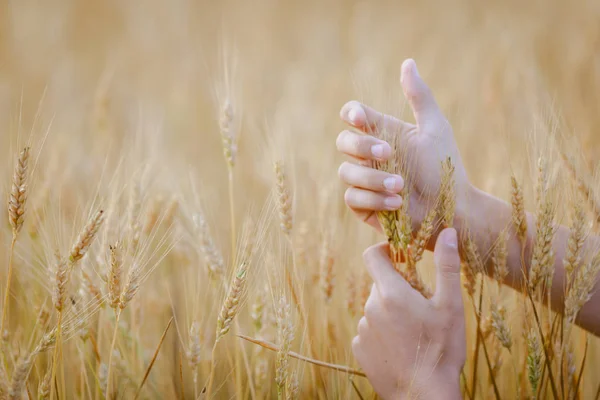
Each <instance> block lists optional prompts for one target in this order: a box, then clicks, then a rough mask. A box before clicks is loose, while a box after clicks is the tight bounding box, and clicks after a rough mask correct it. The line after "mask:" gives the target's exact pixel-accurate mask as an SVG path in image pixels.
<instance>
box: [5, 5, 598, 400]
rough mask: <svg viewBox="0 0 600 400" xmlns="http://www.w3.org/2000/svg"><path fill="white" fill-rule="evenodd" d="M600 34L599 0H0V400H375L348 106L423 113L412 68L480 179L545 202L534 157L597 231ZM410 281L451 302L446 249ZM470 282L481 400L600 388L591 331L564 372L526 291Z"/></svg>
mask: <svg viewBox="0 0 600 400" xmlns="http://www.w3.org/2000/svg"><path fill="white" fill-rule="evenodd" d="M598 18H600V2H595V1H587V0H578V1H572V2H569V1H558V0H546V1H541V0H533V1H529V2H522V1H514V0H504V1H501V0H491V1H486V2H477V1H471V0H456V1H442V0H425V1H421V2H409V1H353V0H344V1H342V0H329V1H312V0H308V1H303V2H293V1H275V0H256V1H247V2H244V1H239V0H237V1H221V2H208V1H190V0H172V1H158V0H145V1H141V0H131V1H116V0H106V1H94V0H91V1H90V0H88V1H85V0H51V1H44V2H42V1H35V0H18V1H17V0H14V1H10V0H1V1H0V154H1V155H2V158H1V160H2V161H1V162H0V182H2V185H1V186H0V188H1V189H0V190H1V192H2V196H1V198H2V199H4V200H5V201H6V203H5V205H6V208H5V210H6V212H3V213H0V221H1V223H0V227H1V229H0V241H1V243H0V244H1V246H0V249H1V250H0V254H1V255H2V258H1V260H2V263H1V264H2V266H1V267H0V282H1V283H2V284H1V285H0V294H1V295H2V296H1V298H0V301H2V303H1V304H2V306H3V310H4V311H3V318H2V319H3V321H2V326H3V330H2V332H1V333H2V337H1V343H0V346H1V349H2V351H1V360H2V364H1V365H0V399H5V398H6V399H21V398H31V399H33V398H39V399H50V398H53V399H58V398H60V399H79V398H85V399H89V398H93V399H100V398H118V399H129V398H131V399H133V398H148V399H153V398H157V399H158V398H162V399H196V398H203V397H212V398H218V399H230V398H253V399H254V398H258V399H261V398H277V397H279V398H286V399H287V398H290V399H291V398H302V399H312V398H319V399H360V398H364V399H368V398H373V396H374V392H373V390H372V388H371V387H370V385H369V383H368V381H367V380H366V379H365V378H364V377H363V376H360V370H359V367H358V365H357V364H356V361H355V360H354V359H353V356H352V352H351V340H352V338H353V337H354V336H355V335H356V325H357V323H358V320H359V319H360V316H361V313H362V307H363V305H364V302H365V300H366V297H367V296H368V294H369V291H370V286H371V283H372V282H371V281H370V279H369V276H368V274H367V273H366V271H365V269H364V267H363V264H362V258H361V254H362V252H363V250H364V249H366V248H367V247H368V246H370V245H372V244H374V243H377V242H381V241H384V240H385V238H384V237H383V236H381V235H379V234H377V233H376V232H374V231H373V230H372V229H370V228H369V227H368V226H366V225H365V224H363V223H361V222H360V221H358V220H357V219H356V218H355V217H354V216H353V215H352V214H351V213H350V212H349V211H348V210H347V208H346V207H345V205H344V203H343V192H344V189H345V187H344V186H343V184H342V183H341V182H340V181H339V179H338V176H337V169H338V166H339V164H340V163H341V162H342V161H343V157H342V156H341V155H339V154H338V153H337V152H336V148H335V138H336V136H337V134H338V133H339V132H340V131H341V130H342V129H344V126H343V124H342V122H341V121H340V120H339V118H338V114H339V110H340V108H341V106H342V105H343V104H344V103H345V102H346V101H348V100H351V99H357V100H360V101H362V102H364V103H366V104H370V105H373V106H374V107H376V108H378V109H380V110H382V111H385V112H388V113H391V114H394V115H397V116H400V117H402V118H405V119H407V120H409V121H410V120H411V119H412V115H411V113H410V109H409V108H408V106H407V104H406V101H405V99H404V98H403V96H402V90H401V88H400V83H399V72H400V65H401V63H402V61H403V60H404V59H406V58H409V57H410V58H414V59H415V60H416V61H417V62H418V64H419V69H420V71H421V75H422V76H423V77H424V79H425V80H426V81H427V82H428V84H429V85H430V86H431V88H432V90H433V91H434V93H435V95H436V98H437V100H438V102H439V104H440V107H441V108H442V110H443V111H444V113H445V114H446V116H447V117H448V119H449V121H450V122H451V123H452V125H453V127H454V131H455V133H456V135H457V141H458V144H459V147H460V150H461V153H462V156H463V159H464V161H465V164H466V168H467V171H468V173H469V178H470V180H471V181H472V182H473V183H474V184H475V185H476V186H477V187H479V188H481V189H483V190H485V191H488V192H490V193H492V194H494V195H495V196H498V197H500V198H502V199H505V200H507V201H511V190H512V189H511V176H514V177H515V178H516V180H517V181H518V182H519V184H520V185H522V187H523V190H524V199H525V200H524V206H525V208H526V209H527V210H529V211H532V212H533V211H535V210H536V201H535V200H534V199H535V197H536V196H535V186H536V183H535V182H536V180H537V179H538V177H537V169H538V159H539V158H540V157H541V158H542V159H544V160H545V161H546V162H547V166H548V171H547V172H548V175H547V176H548V180H549V182H550V183H549V184H548V185H547V187H548V190H547V191H546V192H545V194H544V196H546V198H547V199H548V201H552V202H553V204H554V205H555V217H554V222H556V223H561V224H564V225H573V226H575V225H576V223H577V221H578V219H577V216H578V215H579V216H580V220H582V221H585V224H586V226H587V225H588V222H590V223H591V222H594V221H597V216H596V215H597V214H598V209H595V210H594V209H592V210H591V211H590V212H588V211H587V210H588V208H584V209H582V210H581V211H580V213H579V214H578V213H577V212H575V213H574V212H573V211H574V210H578V208H577V205H578V204H579V205H581V204H586V205H587V203H588V202H589V203H591V204H594V201H595V199H596V192H595V191H594V190H595V188H596V187H598V185H597V180H596V179H595V178H596V176H597V174H596V166H597V165H600V164H598V162H599V161H600V137H599V134H598V132H597V127H598V126H600V113H599V112H598V110H599V107H600V25H599V24H598V23H597V21H598ZM563 158H566V160H567V161H566V162H565V160H564V159H563ZM582 183H584V184H585V185H587V187H589V188H591V191H589V192H588V193H587V197H586V196H584V193H582V190H581V186H582ZM513 192H514V191H513ZM513 198H514V196H513ZM538 203H539V202H538ZM592 208H593V207H592ZM584 210H585V211H584ZM573 215H575V217H573ZM596 228H597V227H596V226H595V224H594V226H592V227H591V229H592V230H593V231H594V232H597V230H596ZM479 256H480V257H481V258H484V259H485V258H489V257H492V256H493V255H492V254H480V255H479ZM419 271H420V272H421V274H422V275H423V277H424V280H425V281H426V282H428V283H429V284H431V286H435V284H434V282H433V281H434V276H435V273H434V268H433V263H432V257H431V254H425V256H424V259H423V261H421V262H420V263H419ZM477 279H478V280H477V283H476V288H477V291H476V294H475V296H474V297H473V299H477V301H474V302H473V305H474V306H475V308H476V309H477V310H479V315H480V316H481V318H478V317H477V315H478V314H477V313H476V312H474V309H473V307H472V306H471V305H470V302H471V299H470V297H469V296H468V295H466V294H465V296H464V298H465V305H466V307H465V310H466V318H467V332H468V334H467V335H468V337H467V363H466V365H465V368H464V370H463V376H462V380H461V387H462V389H463V396H464V397H465V398H470V399H472V398H477V399H481V398H502V399H515V398H555V397H560V398H581V399H594V398H598V394H599V390H600V380H599V379H598V377H597V373H596V372H595V371H596V368H598V367H599V366H600V346H599V344H600V343H599V342H598V339H597V338H596V337H595V336H594V335H591V334H586V333H585V332H584V331H582V330H579V329H577V328H575V329H574V330H573V332H572V334H571V336H570V340H569V341H568V343H564V349H563V350H564V354H563V355H564V357H562V358H560V361H559V360H558V357H554V359H553V360H552V361H549V360H547V359H546V357H545V356H544V352H542V351H541V350H540V347H542V348H543V349H544V351H545V352H548V351H549V350H550V349H551V348H553V346H554V344H553V343H545V342H544V343H539V337H538V338H537V341H538V343H537V347H536V343H535V340H533V341H532V339H531V337H528V334H530V330H529V329H527V328H526V326H527V321H528V320H530V318H531V309H530V307H529V306H528V305H527V304H526V299H525V296H523V295H522V294H520V293H518V292H516V291H514V290H512V289H510V288H507V287H503V286H501V285H497V284H496V282H494V279H493V278H488V277H487V276H485V277H482V276H481V275H480V276H479V277H478V278H477ZM594 279H595V277H594ZM9 280H10V282H8V281H9ZM479 293H482V295H481V297H480V296H479ZM479 297H480V298H481V301H479ZM494 304H495V305H501V306H502V311H501V314H502V318H503V321H504V322H505V324H506V326H507V327H508V333H507V334H508V335H510V338H511V346H510V349H508V348H507V346H504V344H503V343H502V341H501V340H500V339H499V335H498V334H497V331H498V329H497V328H496V325H497V324H496V325H494V324H492V320H493V318H492V317H493V315H492V311H493V310H495V311H496V312H498V310H497V309H494V308H493V307H492V305H494ZM538 306H539V307H540V308H539V311H540V313H541V314H543V315H542V316H543V317H544V318H545V320H546V321H547V322H548V323H549V324H550V323H552V321H554V320H555V319H554V318H555V315H554V314H552V313H549V312H547V311H545V310H544V308H543V306H542V305H540V304H538ZM495 318H497V315H496V317H495ZM561 321H562V319H561ZM478 328H479V329H481V331H482V334H481V337H480V338H479V335H478V334H477V332H478ZM544 329H547V330H551V329H553V328H550V327H548V326H546V325H544ZM505 333H506V332H505ZM240 335H241V336H246V337H248V338H257V339H261V340H263V341H266V342H269V343H272V344H273V346H274V347H273V348H272V349H267V348H264V347H262V346H259V345H257V344H254V343H251V342H249V341H248V340H244V339H242V338H240V337H239V336H240ZM551 336H552V335H551V334H550V339H549V340H550V341H551V340H552V339H551ZM398 340H402V338H399V339H398ZM542 342H543V341H542ZM484 347H485V354H484V351H483V349H484ZM273 349H275V350H273ZM278 349H279V350H278ZM553 351H554V350H553ZM290 352H292V353H295V354H297V355H300V356H302V357H306V358H310V359H313V360H318V361H321V362H322V363H324V364H326V365H322V366H316V365H314V364H312V363H310V362H306V361H305V360H299V359H297V358H295V357H293V356H292V357H291V356H290V354H291V353H290ZM563 359H564V360H563ZM561 361H564V362H563V364H564V365H561V364H560V362H561ZM536 363H537V364H536ZM536 365H537V367H536ZM547 365H552V366H553V367H552V368H551V371H552V370H553V371H554V375H555V378H556V379H557V380H559V379H560V380H561V382H560V383H558V382H557V385H558V386H559V393H558V394H559V395H558V396H556V393H554V392H553V390H552V384H551V382H550V379H549V374H548V371H547V368H546V366H547ZM336 368H337V369H336ZM532 368H533V369H532ZM536 368H537V370H536ZM532 373H533V374H536V373H537V374H540V377H538V378H537V381H536V382H537V383H536V385H537V388H536V389H535V391H534V390H533V389H532V385H533V384H532V377H531V374H532ZM535 379H536V378H535V377H534V378H533V380H534V381H535ZM203 392H204V393H203Z"/></svg>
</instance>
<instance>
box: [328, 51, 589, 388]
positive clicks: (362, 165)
mask: <svg viewBox="0 0 600 400" xmlns="http://www.w3.org/2000/svg"><path fill="white" fill-rule="evenodd" d="M401 83H402V88H403V91H404V96H405V97H406V99H407V100H408V102H409V104H410V107H411V109H412V111H413V114H414V117H415V121H416V125H414V124H410V123H407V122H404V121H401V120H399V119H397V118H395V117H393V116H390V115H385V114H382V113H380V112H378V111H376V110H374V109H372V108H371V107H369V106H367V105H364V104H361V103H359V102H357V101H351V102H348V103H346V104H345V105H344V106H343V108H342V110H341V112H340V117H341V119H342V120H343V121H344V122H345V123H347V124H348V125H349V126H350V127H351V128H354V131H351V130H344V131H342V132H341V133H340V134H339V136H338V138H337V142H336V145H337V148H338V150H339V151H340V152H342V153H344V154H346V155H348V156H350V157H351V159H352V160H353V162H344V163H343V164H342V165H341V166H340V168H339V176H340V179H341V180H342V181H343V182H344V183H346V184H347V185H349V188H348V189H347V190H346V193H345V202H346V204H347V205H348V207H350V208H351V209H352V210H353V211H354V212H355V214H356V215H357V217H359V218H360V219H361V220H363V221H365V222H366V223H367V224H369V225H371V226H372V227H374V228H375V229H377V230H379V231H381V226H380V225H379V222H378V221H377V218H376V215H375V212H377V211H381V210H392V209H396V208H399V207H400V205H401V204H402V198H401V197H400V196H399V195H398V193H400V192H401V190H402V188H403V187H404V181H405V180H406V179H410V182H411V183H412V185H413V190H412V191H411V198H410V203H409V204H410V208H409V213H410V215H411V217H412V220H413V222H414V224H415V229H416V228H418V226H419V224H420V222H421V221H422V219H423V217H424V215H425V212H426V211H427V210H429V209H430V208H432V207H433V206H434V201H435V196H434V195H432V193H433V194H435V193H437V191H438V189H439V187H440V180H441V176H440V173H441V168H440V166H441V163H442V161H443V160H445V159H446V158H447V157H451V158H452V162H453V164H454V166H455V183H456V186H455V191H456V195H457V198H456V218H455V221H454V226H455V227H456V229H457V231H458V236H459V237H464V235H466V233H467V228H468V230H469V232H470V234H471V237H472V239H473V241H474V242H475V244H476V245H477V248H478V249H479V253H480V254H489V253H490V252H491V250H492V247H493V244H494V242H495V240H496V239H497V238H498V236H499V235H500V234H501V233H502V232H503V231H505V230H506V229H507V227H508V229H509V231H508V233H509V239H508V260H507V263H508V269H509V275H508V277H507V280H506V283H507V284H508V285H510V286H511V287H513V288H515V289H517V290H521V289H522V288H523V283H524V281H523V279H524V277H523V271H522V268H521V243H520V242H519V240H518V238H517V236H516V232H515V230H514V228H513V227H512V223H511V215H512V209H511V206H510V204H508V203H506V202H504V201H502V200H500V199H498V198H496V197H494V196H492V195H490V194H488V193H485V192H483V191H481V190H479V189H477V188H476V187H475V186H473V185H472V184H471V183H470V181H469V179H468V176H467V173H466V170H465V168H464V165H463V161H462V158H461V156H460V151H459V149H458V146H457V143H456V140H455V137H454V133H453V130H452V127H451V126H450V124H449V123H448V121H447V119H446V118H445V117H444V115H443V113H442V112H441V110H440V109H439V107H438V105H437V102H436V101H435V98H434V96H433V94H432V92H431V90H430V89H429V87H428V86H427V85H426V84H425V82H424V81H423V80H422V79H421V77H420V75H419V73H418V70H417V66H416V64H415V62H414V61H413V60H410V59H409V60H406V61H405V62H404V63H403V64H402V68H401ZM382 128H385V129H386V130H388V131H391V132H396V134H397V135H400V138H399V143H400V146H401V148H402V149H403V150H405V151H406V153H407V154H409V155H410V162H411V163H410V165H409V168H408V171H409V174H410V176H408V177H401V176H397V175H391V174H387V173H385V172H382V171H377V170H375V169H373V168H371V167H370V166H371V164H372V162H373V161H374V160H386V159H388V158H390V157H391V156H392V149H391V147H390V145H389V144H388V143H386V142H384V141H382V140H380V139H377V138H375V137H374V136H372V134H373V132H376V131H378V130H381V129H382ZM356 131H358V133H357V132H356ZM411 172H413V173H411ZM527 220H528V227H529V228H528V233H527V240H526V244H525V265H524V267H525V271H528V270H529V267H530V260H531V251H532V248H533V240H534V237H535V219H534V217H533V215H532V214H530V213H528V214H527ZM440 234H441V232H440V231H438V232H434V234H433V236H432V239H431V241H430V242H429V243H428V245H427V247H428V250H433V248H434V245H435V243H436V241H437V240H438V237H439V235H440ZM568 237H569V230H568V228H566V227H564V226H558V227H557V230H556V234H555V238H554V241H553V248H554V252H555V265H554V270H555V273H554V279H553V282H552V290H551V291H550V293H549V295H550V300H551V305H552V308H553V309H554V310H555V311H558V312H562V311H563V307H564V283H565V271H564V266H563V260H564V258H565V254H566V246H567V241H568ZM599 247H600V239H599V238H598V237H596V236H590V237H589V239H588V240H587V242H586V244H585V246H584V251H585V250H590V249H597V248H599ZM372 251H375V250H372ZM459 251H460V241H459ZM378 259H379V260H380V262H382V263H386V262H389V260H385V257H383V256H382V257H380V258H378ZM371 262H372V261H371ZM486 272H488V273H490V274H491V273H492V268H490V267H489V266H487V265H486ZM526 273H527V272H526ZM394 282H395V283H396V284H398V285H400V283H398V282H399V281H398V279H396V280H394ZM404 283H406V282H404ZM596 287H597V286H596ZM456 291H460V290H459V288H458V287H457V288H456ZM411 301H412V300H411ZM375 304H379V303H375ZM388 312H389V313H392V314H397V315H399V316H400V317H398V320H397V321H396V323H397V324H403V323H402V321H407V320H408V321H411V323H410V325H416V326H419V325H420V326H425V327H426V326H428V324H431V323H434V322H435V321H434V320H436V319H438V318H440V311H439V310H438V311H435V309H434V311H432V312H421V313H419V314H416V315H412V314H411V315H412V316H411V317H410V318H409V319H403V318H402V316H403V315H404V316H406V315H407V314H406V313H407V310H406V309H404V308H403V307H401V306H399V305H397V306H395V307H391V308H390V310H388ZM452 316H453V318H455V319H457V320H460V321H461V322H460V323H461V324H463V323H464V315H463V314H462V313H454V314H452ZM364 324H365V323H364V322H363V325H364ZM576 324H578V325H579V326H581V327H582V328H584V329H586V330H588V331H589V332H591V333H593V334H595V335H599V334H600V290H594V293H593V295H592V298H591V300H590V301H589V302H588V303H587V304H586V305H585V306H584V307H583V308H582V310H581V311H580V313H579V315H578V318H577V320H576ZM403 325H409V324H407V323H404V324H403ZM381 326H383V325H381ZM359 329H360V325H359ZM363 329H364V327H363ZM386 329H387V327H386ZM398 329H409V328H407V327H403V328H398ZM369 331H370V332H378V333H377V335H380V336H386V337H387V340H389V341H390V343H391V341H392V340H393V341H394V343H396V344H397V343H398V340H397V338H398V336H393V337H392V335H398V330H387V331H386V330H384V329H383V328H381V327H380V326H379V325H374V326H370V328H369ZM371 334H372V335H375V333H371ZM448 334H449V335H455V336H460V337H461V339H460V340H459V339H458V338H456V340H447V341H444V342H443V343H437V342H432V346H442V347H443V349H444V350H443V351H442V353H452V354H453V353H454V352H455V351H456V349H454V348H452V346H454V345H456V343H459V342H460V341H461V340H464V332H463V331H460V330H453V331H450V332H448ZM359 337H360V335H359ZM402 337H403V339H402V342H404V343H405V344H407V345H411V346H412V347H415V348H416V347H417V345H418V338H419V335H416V336H402ZM382 340H383V339H382ZM444 346H445V347H444ZM357 358H358V359H359V362H360V357H359V356H358V355H357ZM363 360H364V358H363ZM458 361H459V360H455V362H456V363H457V365H455V367H454V368H450V370H452V371H453V372H451V373H449V377H448V379H450V378H452V379H454V378H456V377H451V375H453V374H454V371H455V368H456V367H457V366H458V364H459V363H458ZM363 362H365V363H369V365H370V364H377V365H376V366H375V365H370V368H372V369H373V370H374V371H375V370H377V371H378V372H374V373H373V376H375V375H377V376H379V375H381V374H383V371H384V370H385V369H387V368H389V365H387V364H386V363H385V362H383V361H382V360H381V359H374V360H372V361H369V360H364V361H363ZM394 362H397V363H400V364H402V365H398V366H396V371H398V372H399V373H400V374H401V375H402V374H406V376H404V375H403V376H396V379H399V380H400V381H403V380H406V379H407V377H408V376H409V375H410V376H411V377H413V380H414V382H421V381H423V380H425V378H423V377H421V376H420V375H419V374H420V373H419V372H418V371H419V370H418V369H416V368H415V367H416V364H415V359H414V358H404V359H401V360H397V359H396V360H395V361H394ZM361 365H362V364H361ZM402 371H404V372H402ZM415 371H416V372H415ZM382 376H385V375H382ZM390 379H391V378H390ZM442 381H443V382H446V381H447V379H442ZM431 382H435V380H430V381H429V383H430V386H431ZM456 384H457V385H458V379H457V378H456ZM430 389H431V388H430ZM386 393H387V392H386ZM384 398H391V397H385V396H384Z"/></svg>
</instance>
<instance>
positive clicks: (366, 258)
mask: <svg viewBox="0 0 600 400" xmlns="http://www.w3.org/2000/svg"><path fill="white" fill-rule="evenodd" d="M376 252H377V246H376V245H375V246H370V247H367V249H366V250H365V251H363V254H362V258H363V262H364V263H365V265H366V266H367V267H368V266H369V265H370V264H371V260H372V259H373V257H374V255H375V253H376Z"/></svg>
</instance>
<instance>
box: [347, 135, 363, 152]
mask: <svg viewBox="0 0 600 400" xmlns="http://www.w3.org/2000/svg"><path fill="white" fill-rule="evenodd" d="M362 139H363V138H362V137H360V136H358V135H353V137H352V138H350V148H351V149H352V152H353V153H354V154H356V155H360V154H362V153H363V152H362V148H363V140H362Z"/></svg>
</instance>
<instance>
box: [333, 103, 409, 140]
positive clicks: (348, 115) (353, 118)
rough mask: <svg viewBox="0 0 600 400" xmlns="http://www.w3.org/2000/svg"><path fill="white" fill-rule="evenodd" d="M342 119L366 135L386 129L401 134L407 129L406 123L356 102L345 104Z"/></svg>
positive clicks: (341, 113) (341, 114) (341, 112)
mask: <svg viewBox="0 0 600 400" xmlns="http://www.w3.org/2000/svg"><path fill="white" fill-rule="evenodd" d="M340 118H341V119H342V120H343V121H344V122H346V123H347V124H349V125H351V126H353V127H355V128H356V129H359V130H361V131H362V132H364V133H368V134H373V133H376V132H380V131H382V130H383V129H386V130H388V131H390V132H401V131H402V130H404V129H406V127H407V125H408V124H406V123H405V122H403V121H401V120H399V119H398V118H395V117H392V116H391V115H386V114H384V113H381V112H379V111H376V110H375V109H373V108H371V107H369V106H367V105H365V104H362V103H360V102H358V101H356V100H353V101H349V102H348V103H346V104H344V106H343V107H342V109H341V111H340Z"/></svg>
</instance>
